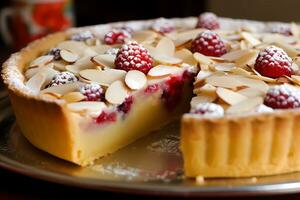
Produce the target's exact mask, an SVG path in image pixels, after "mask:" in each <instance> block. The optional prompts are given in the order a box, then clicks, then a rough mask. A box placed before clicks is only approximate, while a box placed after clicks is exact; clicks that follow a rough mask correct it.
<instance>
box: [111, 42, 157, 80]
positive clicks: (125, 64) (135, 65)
mask: <svg viewBox="0 0 300 200" xmlns="http://www.w3.org/2000/svg"><path fill="white" fill-rule="evenodd" d="M115 65H116V68H117V69H122V70H125V71H129V70H139V71H141V72H143V73H145V74H147V73H148V71H149V70H150V69H151V68H152V67H153V66H152V58H151V56H150V54H149V52H148V51H147V49H145V48H144V47H143V46H141V45H139V44H138V43H136V42H132V43H130V44H124V45H123V46H122V48H120V49H119V51H118V53H117V56H116V59H115Z"/></svg>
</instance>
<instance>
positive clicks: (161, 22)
mask: <svg viewBox="0 0 300 200" xmlns="http://www.w3.org/2000/svg"><path fill="white" fill-rule="evenodd" d="M152 29H153V30H154V31H156V32H159V33H170V32H172V31H174V30H175V27H174V23H173V22H172V21H171V20H168V19H165V18H159V19H157V20H155V21H154V22H153V24H152Z"/></svg>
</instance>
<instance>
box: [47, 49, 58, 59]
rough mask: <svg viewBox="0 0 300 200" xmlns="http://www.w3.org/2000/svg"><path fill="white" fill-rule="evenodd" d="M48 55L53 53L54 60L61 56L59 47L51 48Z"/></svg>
mask: <svg viewBox="0 0 300 200" xmlns="http://www.w3.org/2000/svg"><path fill="white" fill-rule="evenodd" d="M48 55H53V56H54V60H60V59H61V56H60V49H59V48H52V49H51V50H50V51H49V53H48Z"/></svg>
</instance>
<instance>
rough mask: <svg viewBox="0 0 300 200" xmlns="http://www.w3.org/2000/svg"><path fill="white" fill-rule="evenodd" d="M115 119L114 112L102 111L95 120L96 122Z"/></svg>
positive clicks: (101, 122)
mask: <svg viewBox="0 0 300 200" xmlns="http://www.w3.org/2000/svg"><path fill="white" fill-rule="evenodd" d="M116 120H117V113H116V112H105V111H103V112H102V113H101V114H100V115H99V116H98V117H97V118H96V119H95V122H96V123H97V124H103V123H109V122H115V121H116Z"/></svg>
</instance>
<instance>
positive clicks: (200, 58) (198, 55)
mask: <svg viewBox="0 0 300 200" xmlns="http://www.w3.org/2000/svg"><path fill="white" fill-rule="evenodd" d="M194 58H195V60H197V62H199V63H200V65H201V64H204V65H210V64H214V61H213V60H211V59H210V58H209V57H207V56H205V55H203V54H201V53H198V52H196V53H194Z"/></svg>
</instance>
